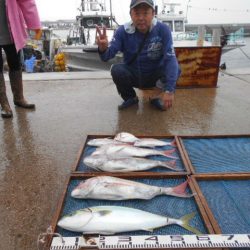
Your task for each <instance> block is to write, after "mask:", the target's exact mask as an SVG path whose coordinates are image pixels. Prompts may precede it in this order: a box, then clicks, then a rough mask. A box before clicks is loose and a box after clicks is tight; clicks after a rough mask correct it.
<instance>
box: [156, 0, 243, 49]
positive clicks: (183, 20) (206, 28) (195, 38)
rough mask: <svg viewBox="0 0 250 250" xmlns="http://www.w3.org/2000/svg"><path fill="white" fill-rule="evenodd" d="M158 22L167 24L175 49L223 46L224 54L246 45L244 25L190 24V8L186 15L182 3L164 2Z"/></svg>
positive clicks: (170, 0)
mask: <svg viewBox="0 0 250 250" xmlns="http://www.w3.org/2000/svg"><path fill="white" fill-rule="evenodd" d="M156 15H157V18H158V20H160V21H162V22H163V23H166V24H167V25H168V26H169V27H170V29H171V31H172V37H173V41H174V46H175V47H183V46H212V45H213V46H214V45H215V46H221V47H222V53H226V52H228V51H230V50H233V49H236V48H240V47H243V46H245V45H246V43H245V41H244V39H243V38H244V28H243V26H244V25H232V24H220V23H218V24H190V23H188V6H187V10H186V13H184V11H183V7H182V4H181V2H180V1H178V0H177V1H174V0H162V2H161V11H160V12H159V13H158V7H157V8H156Z"/></svg>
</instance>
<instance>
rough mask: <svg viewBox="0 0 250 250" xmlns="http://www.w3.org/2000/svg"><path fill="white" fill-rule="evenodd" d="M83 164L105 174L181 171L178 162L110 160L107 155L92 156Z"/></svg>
mask: <svg viewBox="0 0 250 250" xmlns="http://www.w3.org/2000/svg"><path fill="white" fill-rule="evenodd" d="M83 163H84V164H85V165H86V166H88V167H90V168H93V169H95V170H98V171H105V172H134V171H145V170H149V169H152V168H155V167H164V168H167V169H171V170H174V171H181V169H179V168H177V167H176V161H175V160H172V161H158V160H151V159H147V158H139V157H123V158H114V159H113V158H109V157H108V156H107V155H105V154H100V155H90V156H87V157H85V158H84V159H83Z"/></svg>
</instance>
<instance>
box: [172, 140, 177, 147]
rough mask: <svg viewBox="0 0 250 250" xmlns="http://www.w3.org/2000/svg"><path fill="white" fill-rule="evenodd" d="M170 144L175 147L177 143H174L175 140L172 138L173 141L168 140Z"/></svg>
mask: <svg viewBox="0 0 250 250" xmlns="http://www.w3.org/2000/svg"><path fill="white" fill-rule="evenodd" d="M170 145H171V146H172V147H177V143H176V140H175V139H174V140H173V141H171V142H170Z"/></svg>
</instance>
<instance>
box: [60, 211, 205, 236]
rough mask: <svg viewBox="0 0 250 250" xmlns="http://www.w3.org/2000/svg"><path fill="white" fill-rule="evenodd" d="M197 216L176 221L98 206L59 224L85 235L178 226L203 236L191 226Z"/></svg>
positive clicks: (67, 218) (148, 214) (67, 216)
mask: <svg viewBox="0 0 250 250" xmlns="http://www.w3.org/2000/svg"><path fill="white" fill-rule="evenodd" d="M194 216H195V213H191V214H188V215H185V216H183V217H181V218H180V219H174V218H169V217H167V216H162V215H158V214H153V213H149V212H146V211H143V210H139V209H134V208H129V207H119V206H98V207H89V208H85V209H80V210H77V211H75V212H73V213H71V214H69V215H66V216H64V217H63V218H61V219H60V220H59V222H58V223H57V225H58V226H59V227H61V228H64V229H66V230H69V231H73V232H81V233H83V234H107V235H112V234H115V233H122V232H131V231H138V230H144V231H150V232H152V231H153V229H155V228H159V227H164V226H167V225H171V224H177V225H179V226H181V227H183V228H185V229H187V230H189V231H190V232H193V233H194V234H201V232H199V231H198V230H197V229H195V228H193V227H191V226H190V225H189V221H190V220H191V219H192V218H193V217H194Z"/></svg>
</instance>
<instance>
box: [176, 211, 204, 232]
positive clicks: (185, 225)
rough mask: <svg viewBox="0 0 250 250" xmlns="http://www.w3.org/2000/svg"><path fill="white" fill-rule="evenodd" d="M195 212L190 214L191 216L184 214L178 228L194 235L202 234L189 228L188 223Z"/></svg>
mask: <svg viewBox="0 0 250 250" xmlns="http://www.w3.org/2000/svg"><path fill="white" fill-rule="evenodd" d="M195 214H196V213H195V212H193V213H191V214H186V215H184V216H183V217H181V218H180V220H181V224H179V225H180V226H182V227H183V228H185V229H187V230H188V231H190V232H192V233H194V234H202V233H201V232H200V231H199V230H198V229H196V228H194V227H191V226H190V225H189V221H190V220H191V219H192V218H193V217H194V216H195Z"/></svg>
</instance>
